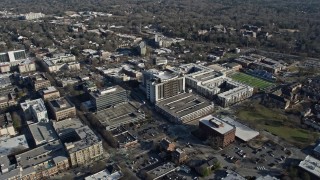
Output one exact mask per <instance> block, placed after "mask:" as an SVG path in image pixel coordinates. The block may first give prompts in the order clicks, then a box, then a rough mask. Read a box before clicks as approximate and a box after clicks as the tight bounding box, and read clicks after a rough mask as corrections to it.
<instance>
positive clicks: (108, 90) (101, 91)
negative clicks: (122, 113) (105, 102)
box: [91, 85, 126, 98]
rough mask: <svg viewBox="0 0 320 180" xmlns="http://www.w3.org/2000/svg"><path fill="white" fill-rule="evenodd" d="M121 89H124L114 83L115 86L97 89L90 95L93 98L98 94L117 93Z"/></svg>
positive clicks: (98, 95)
mask: <svg viewBox="0 0 320 180" xmlns="http://www.w3.org/2000/svg"><path fill="white" fill-rule="evenodd" d="M122 91H126V90H125V89H123V88H122V87H121V86H119V85H115V86H111V87H108V88H104V89H99V90H98V91H96V92H91V95H92V96H93V97H95V98H98V97H100V96H103V95H106V94H115V93H119V92H122Z"/></svg>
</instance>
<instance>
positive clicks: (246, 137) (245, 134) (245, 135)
mask: <svg viewBox="0 0 320 180" xmlns="http://www.w3.org/2000/svg"><path fill="white" fill-rule="evenodd" d="M221 120H222V121H224V122H225V123H228V124H230V125H232V126H234V127H235V128H236V137H237V138H238V139H239V140H241V141H243V142H248V141H250V140H251V139H254V138H255V137H257V136H258V135H259V132H258V131H256V130H253V129H251V128H249V127H248V126H246V125H244V124H242V123H240V122H238V121H236V120H234V119H231V118H230V117H224V118H222V119H221Z"/></svg>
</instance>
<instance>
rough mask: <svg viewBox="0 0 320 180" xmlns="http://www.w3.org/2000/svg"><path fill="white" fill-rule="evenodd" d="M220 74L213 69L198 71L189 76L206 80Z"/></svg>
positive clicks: (198, 79)
mask: <svg viewBox="0 0 320 180" xmlns="http://www.w3.org/2000/svg"><path fill="white" fill-rule="evenodd" d="M219 76H222V74H221V73H218V72H215V71H213V70H212V71H209V72H203V73H198V74H196V75H193V76H191V77H192V78H194V79H196V80H197V81H202V82H203V81H208V80H210V79H214V78H216V77H219Z"/></svg>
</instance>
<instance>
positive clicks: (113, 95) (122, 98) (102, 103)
mask: <svg viewBox="0 0 320 180" xmlns="http://www.w3.org/2000/svg"><path fill="white" fill-rule="evenodd" d="M90 96H91V101H92V103H93V105H94V107H95V109H96V111H100V110H103V109H106V108H108V107H111V106H114V105H117V104H121V103H124V102H127V101H128V98H127V91H126V90H125V89H123V88H122V87H120V86H118V85H117V86H112V87H109V88H106V89H101V90H98V91H96V92H91V93H90Z"/></svg>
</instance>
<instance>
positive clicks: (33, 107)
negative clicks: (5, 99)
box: [20, 99, 49, 122]
mask: <svg viewBox="0 0 320 180" xmlns="http://www.w3.org/2000/svg"><path fill="white" fill-rule="evenodd" d="M20 106H21V109H22V111H23V112H24V116H25V119H26V120H30V119H33V120H35V121H36V122H48V121H49V119H48V112H47V109H46V106H45V105H44V102H43V100H42V99H35V100H26V101H25V102H24V103H21V104H20Z"/></svg>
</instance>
